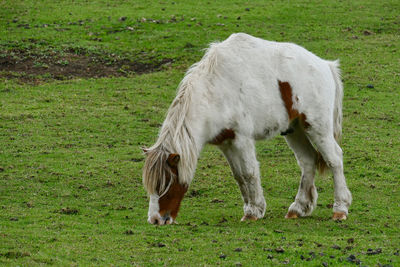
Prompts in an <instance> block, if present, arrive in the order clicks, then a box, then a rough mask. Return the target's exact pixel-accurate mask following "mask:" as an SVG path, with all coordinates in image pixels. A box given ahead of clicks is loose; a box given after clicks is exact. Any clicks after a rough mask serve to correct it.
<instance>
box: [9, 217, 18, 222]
mask: <svg viewBox="0 0 400 267" xmlns="http://www.w3.org/2000/svg"><path fill="white" fill-rule="evenodd" d="M10 221H13V222H16V221H18V218H17V217H11V218H10Z"/></svg>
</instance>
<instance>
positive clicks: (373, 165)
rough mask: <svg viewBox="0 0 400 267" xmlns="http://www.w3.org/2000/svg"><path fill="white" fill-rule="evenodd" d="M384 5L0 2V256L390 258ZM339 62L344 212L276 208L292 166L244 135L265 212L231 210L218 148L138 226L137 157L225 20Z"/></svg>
mask: <svg viewBox="0 0 400 267" xmlns="http://www.w3.org/2000/svg"><path fill="white" fill-rule="evenodd" d="M399 14H400V2H399V1H397V0H387V1H372V0H371V1H357V0H356V1H305V0H303V1H301V0H297V1H261V0H259V1H248V2H246V1H226V0H224V1H222V0H221V1H214V0H210V1H196V2H192V1H156V2H151V4H150V3H148V2H146V1H123V0H117V1H104V0H95V1H84V0H75V1H33V0H26V1H21V0H16V1H11V0H3V1H0V265H2V266H3V265H5V266H36V265H57V266H126V265H134V266H154V265H167V266H172V265H178V266H179V265H184V266H197V265H207V266H212V265H223V266H262V265H263V266H275V265H297V266H304V265H307V266H351V265H357V264H361V265H363V266H400V256H399V253H400V204H399V203H400V191H399V185H400V170H399V166H400V131H399V130H400V119H399V118H400V95H399V88H398V87H399V84H400V68H399V66H400V15H399ZM234 32H246V33H249V34H252V35H255V36H257V37H261V38H264V39H268V40H276V41H288V42H294V43H297V44H299V45H302V46H304V47H305V48H307V49H309V50H310V51H312V52H314V53H315V54H317V55H318V56H320V57H322V58H325V59H337V58H339V59H340V60H341V66H342V72H343V80H344V86H345V97H344V104H343V109H344V125H343V134H344V137H343V141H342V148H343V150H344V158H345V159H344V164H345V175H346V177H347V182H348V185H349V188H350V190H351V191H352V193H353V205H352V206H351V208H350V214H349V219H348V220H347V221H344V222H334V221H332V220H331V219H330V217H331V213H332V208H331V205H332V204H333V183H332V177H331V175H328V176H327V177H321V178H318V179H317V180H316V185H317V189H318V193H319V201H318V207H317V209H316V210H315V211H314V213H313V215H312V216H310V217H308V218H302V219H298V220H285V219H284V215H285V213H286V211H287V208H288V206H289V205H290V204H291V203H292V201H293V199H294V196H295V195H296V193H297V188H298V184H299V179H300V169H299V168H298V166H297V163H296V160H295V158H294V155H293V153H292V151H291V150H290V149H289V148H288V147H287V145H286V143H285V141H284V139H283V138H282V137H277V138H274V139H272V140H269V141H263V142H259V143H258V144H257V153H258V160H259V161H260V166H261V174H262V186H263V188H264V194H265V197H266V201H267V211H266V215H265V218H264V219H262V220H259V221H257V222H244V223H241V222H240V218H241V217H242V215H243V211H242V204H243V203H242V200H241V196H240V192H239V189H238V187H237V185H236V183H235V181H234V179H233V177H232V175H231V172H230V169H229V166H228V164H227V162H226V161H225V159H224V158H223V156H222V154H221V153H220V152H219V151H218V150H217V149H216V148H215V147H212V146H208V147H206V149H205V150H204V151H203V152H202V154H201V157H200V160H199V164H198V168H197V172H196V175H195V178H194V181H193V183H192V185H191V187H190V189H189V191H188V193H187V196H186V198H185V199H184V200H183V203H182V207H181V211H180V214H179V217H178V218H177V220H178V222H179V224H176V225H171V226H167V227H156V226H153V225H149V224H148V223H147V222H146V220H147V205H148V199H147V195H146V192H145V190H144V188H143V186H142V181H141V169H142V166H143V160H144V155H143V154H142V152H141V150H140V147H141V146H150V145H151V144H152V143H153V142H154V141H155V140H156V137H157V133H158V129H159V127H160V125H161V123H162V121H163V119H164V116H165V113H166V110H167V109H168V106H169V104H170V103H171V101H172V100H173V98H174V96H175V90H176V87H177V85H178V83H179V82H180V80H181V79H182V77H183V75H184V72H185V70H186V69H187V68H188V67H189V66H190V65H191V64H193V63H195V62H196V61H198V60H199V59H200V58H201V57H202V55H203V53H204V51H203V49H204V48H206V47H207V45H208V44H209V43H211V42H213V41H218V40H224V39H225V38H227V37H228V36H229V35H230V34H231V33H234Z"/></svg>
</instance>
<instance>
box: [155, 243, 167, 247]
mask: <svg viewBox="0 0 400 267" xmlns="http://www.w3.org/2000/svg"><path fill="white" fill-rule="evenodd" d="M156 247H159V248H163V247H165V244H164V243H161V242H158V243H157V244H156Z"/></svg>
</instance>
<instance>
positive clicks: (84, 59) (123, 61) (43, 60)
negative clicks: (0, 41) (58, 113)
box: [0, 49, 173, 83]
mask: <svg viewBox="0 0 400 267" xmlns="http://www.w3.org/2000/svg"><path fill="white" fill-rule="evenodd" d="M138 58H140V57H138ZM172 61H173V60H172V59H170V58H164V59H158V58H149V57H147V58H143V60H142V61H141V60H129V59H127V58H121V57H118V56H115V55H106V54H100V53H99V54H88V53H76V51H74V50H72V49H71V51H62V52H59V51H58V52H55V51H46V52H40V51H39V52H34V51H30V50H29V49H25V50H24V49H18V50H6V51H0V77H5V78H16V79H18V80H20V81H21V82H33V83H36V82H39V81H43V80H49V79H56V80H68V79H73V78H99V77H112V76H114V77H119V76H127V75H129V74H132V73H136V74H143V73H150V72H155V71H159V70H160V69H161V68H162V67H163V66H167V65H169V64H171V63H172Z"/></svg>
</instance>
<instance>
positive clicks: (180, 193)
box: [158, 154, 188, 220]
mask: <svg viewBox="0 0 400 267" xmlns="http://www.w3.org/2000/svg"><path fill="white" fill-rule="evenodd" d="M179 160H180V157H179V155H178V154H170V155H169V156H168V159H167V164H168V165H169V166H170V168H171V170H172V173H174V174H175V178H172V177H168V180H169V181H168V183H169V182H170V180H171V179H174V180H173V182H172V185H171V186H170V187H169V189H168V192H166V193H165V194H164V195H163V196H162V197H161V198H160V199H159V200H158V205H159V213H160V216H161V217H164V216H170V217H172V218H173V219H174V220H175V218H176V217H177V216H178V211H179V208H180V206H181V201H182V199H183V197H184V195H185V193H186V191H187V190H188V187H187V185H181V184H180V183H179V181H178V180H179V179H178V177H179V176H178V162H179Z"/></svg>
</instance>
